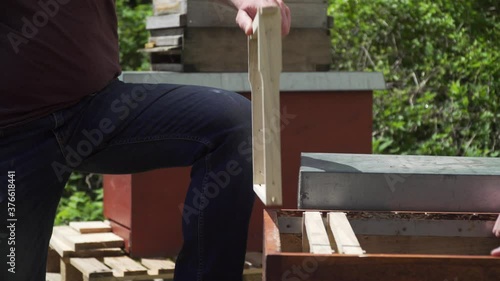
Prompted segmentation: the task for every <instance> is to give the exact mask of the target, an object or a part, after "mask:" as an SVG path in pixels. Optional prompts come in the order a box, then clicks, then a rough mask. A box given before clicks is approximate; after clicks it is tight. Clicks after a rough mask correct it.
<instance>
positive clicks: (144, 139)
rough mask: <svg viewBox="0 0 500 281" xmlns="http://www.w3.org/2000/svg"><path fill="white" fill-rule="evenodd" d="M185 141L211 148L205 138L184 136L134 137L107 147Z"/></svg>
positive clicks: (210, 143) (113, 142)
mask: <svg viewBox="0 0 500 281" xmlns="http://www.w3.org/2000/svg"><path fill="white" fill-rule="evenodd" d="M167 139H169V140H187V141H196V142H199V143H201V144H204V145H206V146H207V147H208V148H209V149H212V148H213V144H212V142H210V141H209V140H207V139H205V138H200V137H190V136H184V135H179V134H175V135H159V136H148V137H140V138H139V137H136V138H131V139H124V140H119V141H112V142H110V143H109V144H108V145H107V146H108V147H110V146H116V145H123V144H136V143H143V142H152V141H161V140H167Z"/></svg>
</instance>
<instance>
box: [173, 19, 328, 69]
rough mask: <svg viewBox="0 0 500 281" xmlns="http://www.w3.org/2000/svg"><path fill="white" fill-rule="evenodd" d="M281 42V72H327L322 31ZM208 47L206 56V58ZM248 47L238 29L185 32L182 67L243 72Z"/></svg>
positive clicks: (297, 33) (297, 32) (295, 31)
mask: <svg viewBox="0 0 500 281" xmlns="http://www.w3.org/2000/svg"><path fill="white" fill-rule="evenodd" d="M282 40H283V42H282V52H283V54H282V57H283V59H282V63H283V71H284V72H308V71H309V72H310V71H318V70H323V71H324V70H328V69H329V65H330V64H331V62H332V60H331V43H330V37H329V36H328V34H327V33H326V32H325V31H323V30H318V29H292V30H291V31H290V34H289V35H288V36H286V37H284V38H283V39H282ZM206 46H210V48H211V53H210V56H207V55H206V48H207V47H206ZM247 54H248V47H247V39H246V37H245V34H244V33H243V32H241V30H240V29H239V28H188V29H186V32H185V35H184V47H183V50H182V57H183V64H186V65H193V66H194V71H195V72H217V71H219V72H220V71H222V72H246V71H247V70H248V61H247V57H248V55H247Z"/></svg>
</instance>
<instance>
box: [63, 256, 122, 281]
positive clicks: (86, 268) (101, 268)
mask: <svg viewBox="0 0 500 281" xmlns="http://www.w3.org/2000/svg"><path fill="white" fill-rule="evenodd" d="M70 264H71V265H73V266H74V267H75V268H76V269H78V270H79V271H80V272H81V273H82V274H83V276H84V277H86V278H98V277H113V271H111V269H110V268H109V267H107V266H106V265H104V264H103V263H102V262H100V261H98V260H97V259H95V258H70ZM68 281H69V280H68Z"/></svg>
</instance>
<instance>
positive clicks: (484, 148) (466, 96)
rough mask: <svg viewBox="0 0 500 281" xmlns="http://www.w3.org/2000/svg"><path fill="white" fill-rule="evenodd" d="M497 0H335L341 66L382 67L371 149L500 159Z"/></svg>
mask: <svg viewBox="0 0 500 281" xmlns="http://www.w3.org/2000/svg"><path fill="white" fill-rule="evenodd" d="M499 9H500V2H499V1H497V0H483V1H476V0H462V1H451V0H330V6H329V13H331V14H332V15H333V17H334V19H335V27H334V28H333V30H332V33H331V34H332V46H333V56H334V64H333V68H334V69H337V70H361V71H380V72H382V73H383V74H384V77H385V79H386V81H387V82H388V90H387V91H379V92H376V93H375V96H374V124H373V150H374V153H395V154H430V155H466V156H499V155H500V153H499V149H498V148H499V145H500V123H499V122H500V81H499V78H500V63H499V62H500V48H499V47H498V46H500V21H499V18H498V17H499Z"/></svg>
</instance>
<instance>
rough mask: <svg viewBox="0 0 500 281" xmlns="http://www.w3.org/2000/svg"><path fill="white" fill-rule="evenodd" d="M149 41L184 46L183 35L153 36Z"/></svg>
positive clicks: (157, 44)
mask: <svg viewBox="0 0 500 281" xmlns="http://www.w3.org/2000/svg"><path fill="white" fill-rule="evenodd" d="M149 42H153V43H155V46H159V47H160V46H177V47H180V46H182V35H170V36H151V37H149Z"/></svg>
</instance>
